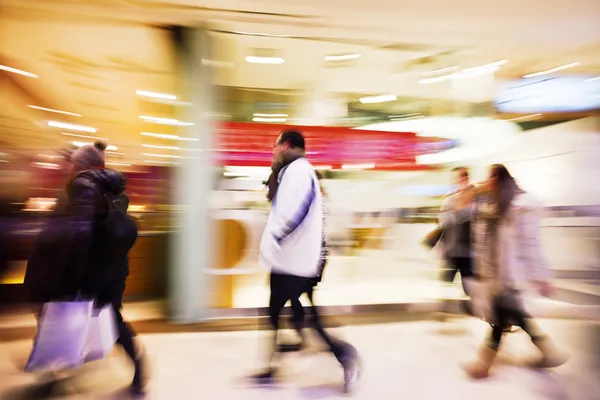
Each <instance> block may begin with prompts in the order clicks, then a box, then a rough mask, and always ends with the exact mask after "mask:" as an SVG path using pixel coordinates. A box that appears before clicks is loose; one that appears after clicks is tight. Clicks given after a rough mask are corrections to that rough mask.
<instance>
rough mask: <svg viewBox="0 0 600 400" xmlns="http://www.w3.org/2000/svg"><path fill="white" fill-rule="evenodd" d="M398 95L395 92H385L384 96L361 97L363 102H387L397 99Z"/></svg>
mask: <svg viewBox="0 0 600 400" xmlns="http://www.w3.org/2000/svg"><path fill="white" fill-rule="evenodd" d="M396 100H398V97H396V96H395V95H393V94H385V95H382V96H372V97H361V98H360V102H361V103H362V104H375V103H385V102H387V101H396Z"/></svg>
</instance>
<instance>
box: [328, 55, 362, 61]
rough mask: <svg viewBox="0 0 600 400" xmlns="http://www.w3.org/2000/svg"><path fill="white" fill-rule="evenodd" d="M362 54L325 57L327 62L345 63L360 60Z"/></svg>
mask: <svg viewBox="0 0 600 400" xmlns="http://www.w3.org/2000/svg"><path fill="white" fill-rule="evenodd" d="M361 57H362V54H340V55H337V56H325V60H327V61H345V60H356V59H358V58H361Z"/></svg>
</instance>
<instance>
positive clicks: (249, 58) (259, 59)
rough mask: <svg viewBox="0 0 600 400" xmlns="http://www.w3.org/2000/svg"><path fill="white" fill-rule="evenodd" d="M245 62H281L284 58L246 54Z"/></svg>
mask: <svg viewBox="0 0 600 400" xmlns="http://www.w3.org/2000/svg"><path fill="white" fill-rule="evenodd" d="M246 62H249V63H251V64H283V63H284V62H285V60H284V59H283V58H281V57H259V56H247V57H246Z"/></svg>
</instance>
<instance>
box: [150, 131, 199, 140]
mask: <svg viewBox="0 0 600 400" xmlns="http://www.w3.org/2000/svg"><path fill="white" fill-rule="evenodd" d="M140 134H141V135H143V136H150V137H155V138H159V139H171V140H189V141H194V142H197V141H199V140H200V139H198V138H183V137H180V136H177V135H171V134H168V133H154V132H140Z"/></svg>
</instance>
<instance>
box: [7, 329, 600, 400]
mask: <svg viewBox="0 0 600 400" xmlns="http://www.w3.org/2000/svg"><path fill="white" fill-rule="evenodd" d="M541 323H542V326H543V327H544V328H545V329H547V331H548V332H550V333H552V334H553V336H554V338H555V340H556V342H557V343H560V344H561V345H563V346H564V347H565V348H566V349H567V350H568V351H569V352H570V353H571V355H572V359H571V361H570V362H569V363H568V364H566V365H565V366H563V367H561V368H558V369H557V370H555V371H552V372H540V371H533V370H529V369H527V368H525V367H524V366H522V365H521V366H519V363H514V362H513V361H514V360H517V359H524V358H526V357H527V356H529V355H532V354H534V353H533V349H532V347H531V343H530V342H529V341H528V340H527V338H526V337H525V335H523V334H521V333H513V334H510V335H509V336H508V339H507V341H506V346H505V348H504V349H503V354H504V357H503V360H502V361H503V363H502V364H501V365H499V366H498V369H497V371H496V374H495V376H494V377H493V378H491V379H489V380H487V381H484V382H473V381H470V380H469V379H467V378H466V377H465V376H464V375H463V374H462V373H461V371H460V369H459V368H458V364H459V363H460V362H461V361H464V360H465V359H468V358H470V356H471V355H473V354H474V352H475V350H476V348H477V346H478V344H479V343H480V342H481V339H482V338H483V337H484V333H485V331H486V327H485V326H484V325H483V324H482V323H480V322H479V321H476V320H473V319H462V320H457V321H454V322H449V323H446V324H440V323H436V322H406V323H391V324H380V325H365V326H352V327H344V328H338V329H335V330H334V332H335V333H336V334H338V335H340V336H342V337H344V338H345V339H346V340H348V341H350V342H351V343H353V344H354V345H356V347H357V348H358V349H359V351H360V353H361V355H362V358H363V361H364V365H365V370H364V377H363V380H362V383H361V385H360V387H359V389H358V391H357V392H356V394H355V396H354V398H356V399H382V400H386V399H390V400H396V399H400V398H401V399H432V400H437V399H444V400H453V399H457V400H459V399H460V400H465V399H482V398H483V399H486V400H496V399H498V400H500V399H502V400H506V399H507V398H509V399H511V400H534V399H535V400H541V399H549V400H563V399H564V400H566V399H573V400H598V399H600V395H599V394H598V393H600V391H599V389H600V388H599V387H598V384H599V381H598V376H600V371H599V370H598V369H593V368H594V362H595V368H598V363H597V362H598V360H597V357H598V354H597V352H598V349H597V348H595V347H593V346H592V341H591V336H590V333H589V329H590V326H591V325H590V324H589V323H582V322H574V321H559V320H543V321H541ZM266 340H267V333H266V332H226V333H182V334H164V335H163V334H160V335H144V336H142V337H141V341H142V342H143V344H144V346H145V348H146V349H147V352H148V355H149V360H150V361H151V377H152V380H151V383H150V386H149V395H148V396H147V398H149V399H160V400H163V399H164V400H171V399H215V400H217V399H240V400H242V399H243V400H252V399H257V400H258V399H263V400H265V399H284V400H288V399H289V400H293V399H306V400H317V399H334V398H343V396H342V395H341V393H340V387H341V381H342V373H341V370H340V368H339V367H338V366H337V364H336V362H335V360H334V359H333V358H332V357H330V356H329V355H327V354H325V353H314V352H307V353H303V354H296V355H289V356H286V357H285V359H284V371H285V374H284V377H283V382H282V384H281V385H280V386H279V387H276V388H273V389H261V388H252V387H249V386H248V385H246V384H245V382H244V380H243V377H244V376H246V375H247V374H249V373H251V372H253V371H256V369H257V368H258V367H260V360H261V359H263V356H264V355H265V354H264V353H263V351H264V345H266V343H265V342H266ZM30 346H31V342H30V341H18V342H13V343H5V344H2V345H0V355H1V356H0V399H8V400H11V397H9V396H8V394H7V391H8V390H9V389H11V388H12V389H15V388H19V387H22V386H23V385H28V384H31V382H32V381H33V377H32V376H30V375H27V374H24V373H22V372H19V366H20V365H22V363H23V362H24V359H25V357H26V356H27V352H28V350H29V348H30ZM517 354H518V355H519V357H518V358H516V357H515V356H516V355H517ZM594 357H596V359H595V360H594ZM511 364H512V365H511ZM130 376H131V370H130V367H129V366H128V364H127V361H126V360H125V358H124V356H123V355H122V354H121V353H120V351H115V352H114V353H113V354H112V355H111V356H110V357H109V358H108V359H106V360H104V361H101V362H99V363H96V365H92V364H90V365H87V366H86V367H85V368H84V369H82V371H80V374H79V376H78V377H77V378H76V379H74V380H73V382H72V384H71V385H70V389H71V390H72V391H73V392H78V393H79V394H72V395H70V396H66V397H65V398H68V399H76V398H79V399H88V398H89V399H117V398H122V397H120V396H118V395H117V391H118V390H119V388H120V387H122V386H124V385H125V384H126V383H127V380H128V379H129V378H130ZM594 385H595V386H594Z"/></svg>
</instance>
